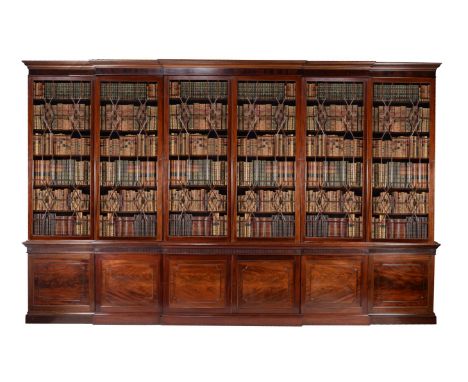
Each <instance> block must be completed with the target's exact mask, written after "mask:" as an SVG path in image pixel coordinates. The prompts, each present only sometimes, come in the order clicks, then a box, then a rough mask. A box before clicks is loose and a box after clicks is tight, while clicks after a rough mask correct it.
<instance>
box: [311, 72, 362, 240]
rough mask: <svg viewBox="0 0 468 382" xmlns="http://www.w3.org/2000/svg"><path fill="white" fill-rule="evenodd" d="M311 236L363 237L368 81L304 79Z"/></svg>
mask: <svg viewBox="0 0 468 382" xmlns="http://www.w3.org/2000/svg"><path fill="white" fill-rule="evenodd" d="M305 114H306V150H305V151H306V165H305V174H306V176H305V178H306V179H305V181H306V195H305V201H306V203H305V207H306V209H305V212H306V221H305V223H306V230H305V236H306V237H307V238H314V237H315V238H317V237H320V238H362V237H363V225H364V224H363V184H364V183H363V147H365V146H364V139H363V137H364V121H365V114H364V84H363V83H362V82H323V81H307V82H306V113H305Z"/></svg>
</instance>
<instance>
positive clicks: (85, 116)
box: [31, 81, 91, 237]
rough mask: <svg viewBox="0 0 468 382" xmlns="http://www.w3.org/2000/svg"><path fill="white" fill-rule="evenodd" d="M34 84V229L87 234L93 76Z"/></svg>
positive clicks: (34, 232)
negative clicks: (82, 79)
mask: <svg viewBox="0 0 468 382" xmlns="http://www.w3.org/2000/svg"><path fill="white" fill-rule="evenodd" d="M32 87H33V106H32V108H33V112H32V116H33V120H32V231H31V232H32V235H33V236H64V237H65V236H76V237H89V236H90V235H91V223H90V186H91V173H90V172H91V166H90V152H91V150H90V147H91V144H90V137H91V112H90V99H91V82H90V81H34V82H33V84H32Z"/></svg>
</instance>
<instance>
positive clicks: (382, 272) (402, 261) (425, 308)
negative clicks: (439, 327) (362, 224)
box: [370, 255, 434, 313]
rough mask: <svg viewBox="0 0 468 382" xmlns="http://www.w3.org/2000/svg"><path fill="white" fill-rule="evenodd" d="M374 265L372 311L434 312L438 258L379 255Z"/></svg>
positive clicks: (376, 256)
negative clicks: (435, 272)
mask: <svg viewBox="0 0 468 382" xmlns="http://www.w3.org/2000/svg"><path fill="white" fill-rule="evenodd" d="M370 264H371V266H370V272H371V293H370V311H371V312H374V313H378V312H386V313H388V312H402V311H403V312H408V313H431V312H432V299H433V282H434V281H433V276H434V273H433V272H434V256H432V255H419V256H411V255H409V256H402V255H375V256H372V257H371V259H370Z"/></svg>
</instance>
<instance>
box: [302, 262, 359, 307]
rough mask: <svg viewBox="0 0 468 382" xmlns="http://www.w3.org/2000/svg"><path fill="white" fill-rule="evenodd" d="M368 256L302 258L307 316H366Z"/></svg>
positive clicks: (304, 301)
mask: <svg viewBox="0 0 468 382" xmlns="http://www.w3.org/2000/svg"><path fill="white" fill-rule="evenodd" d="M366 277H367V256H359V255H356V256H344V255H316V256H304V257H303V258H302V312H303V313H325V312H335V313H353V314H360V313H365V310H366V303H367V300H366V293H365V292H366Z"/></svg>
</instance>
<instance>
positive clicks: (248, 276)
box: [236, 256, 299, 313]
mask: <svg viewBox="0 0 468 382" xmlns="http://www.w3.org/2000/svg"><path fill="white" fill-rule="evenodd" d="M298 273H299V272H298V261H297V260H296V258H295V257H294V256H290V257H287V258H281V259H271V258H267V259H265V258H259V257H257V258H252V257H240V258H238V259H237V264H236V274H237V277H236V283H237V288H236V293H237V309H238V312H239V313H298V311H299V309H298V305H299V302H298V300H299V298H298V297H299V285H298V281H299V278H298Z"/></svg>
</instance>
